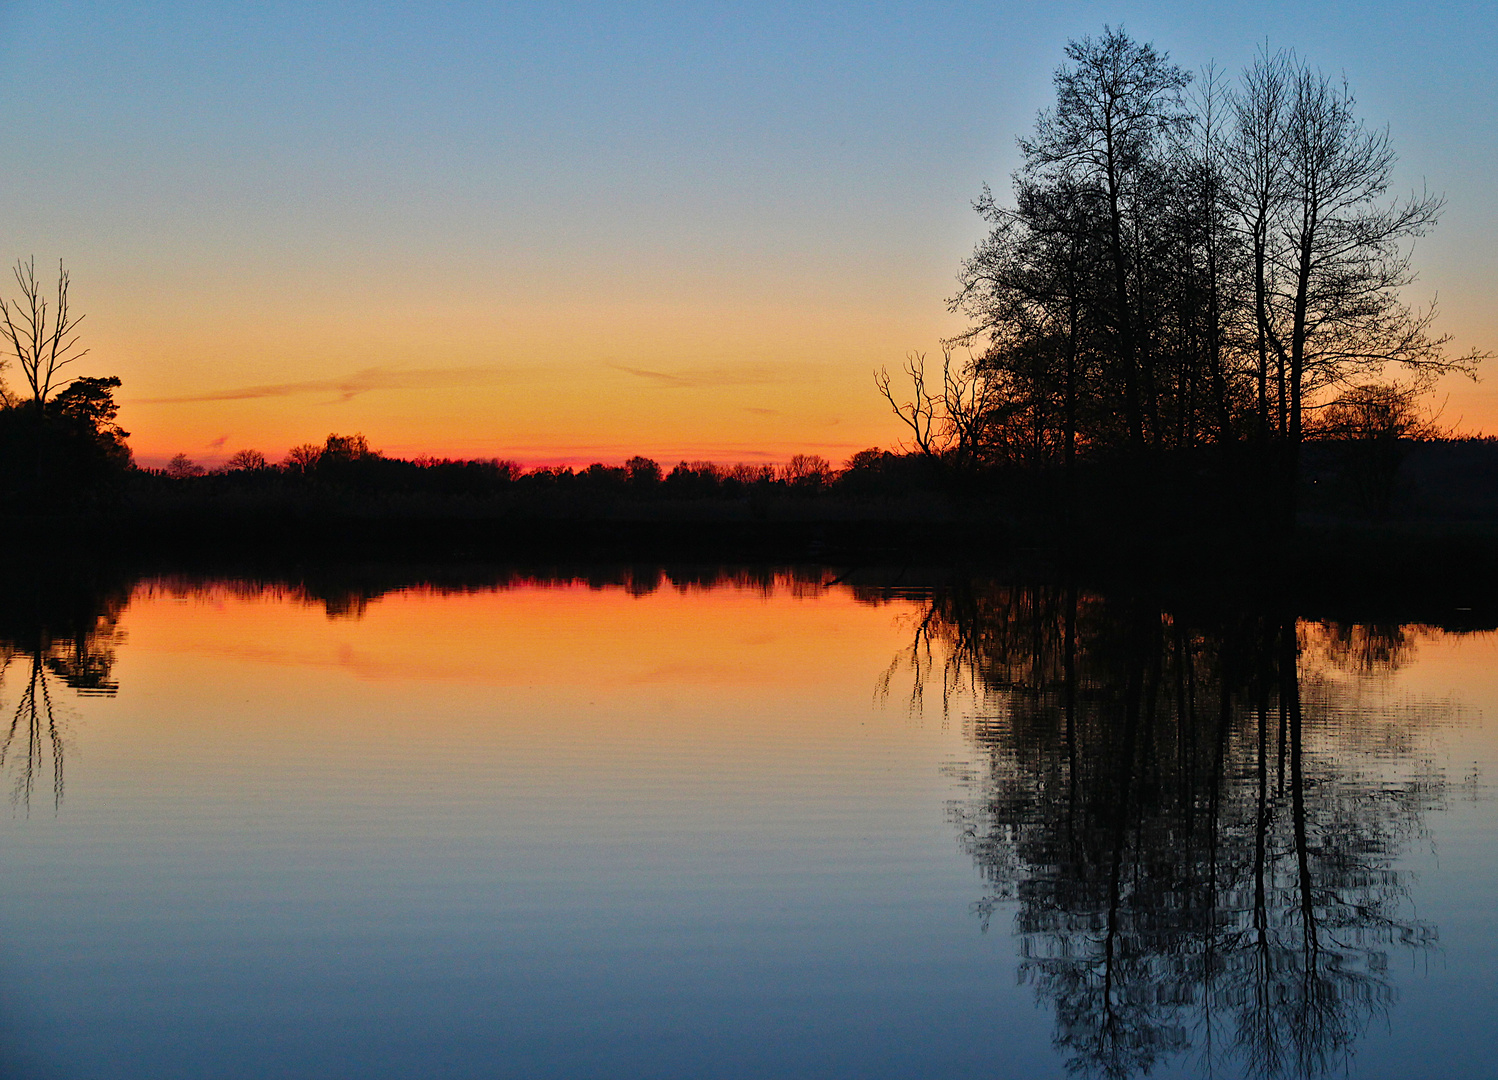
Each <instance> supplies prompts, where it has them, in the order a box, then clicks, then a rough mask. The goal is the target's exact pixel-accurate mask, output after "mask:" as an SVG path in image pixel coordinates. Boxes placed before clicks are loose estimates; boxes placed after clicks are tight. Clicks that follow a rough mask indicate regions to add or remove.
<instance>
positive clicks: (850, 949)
mask: <svg viewBox="0 0 1498 1080" xmlns="http://www.w3.org/2000/svg"><path fill="white" fill-rule="evenodd" d="M0 600H3V603H4V604H5V605H6V610H5V611H4V613H3V614H0V620H3V621H0V647H3V656H4V659H5V667H4V672H3V680H0V709H3V717H0V719H3V722H0V735H3V736H4V748H3V761H0V769H3V783H4V791H5V794H6V796H7V798H8V802H7V803H6V804H5V808H4V810H3V811H0V867H3V873H0V1073H3V1075H4V1076H6V1077H12V1078H31V1077H58V1078H88V1080H108V1078H132V1080H133V1078H148V1077H149V1078H151V1080H162V1078H172V1077H182V1078H194V1080H198V1078H219V1077H223V1078H228V1077H246V1078H249V1077H254V1078H263V1077H269V1076H286V1077H316V1078H323V1077H359V1078H371V1077H415V1076H421V1077H428V1076H430V1077H527V1078H533V1077H569V1078H577V1077H599V1078H605V1077H606V1078H632V1077H639V1078H647V1077H649V1078H665V1077H682V1078H688V1077H691V1078H702V1077H853V1076H856V1077H902V1078H903V1077H969V1076H974V1077H976V1076H982V1077H990V1078H991V1077H1053V1076H1054V1077H1061V1076H1067V1075H1083V1076H1099V1077H1131V1076H1143V1075H1145V1074H1148V1075H1151V1076H1167V1077H1175V1076H1180V1077H1195V1076H1205V1075H1209V1074H1210V1075H1214V1076H1219V1077H1232V1076H1239V1075H1243V1076H1264V1077H1270V1076H1283V1077H1299V1076H1305V1075H1319V1074H1322V1073H1325V1074H1332V1073H1336V1074H1347V1075H1351V1076H1354V1077H1391V1078H1393V1077H1398V1078H1407V1077H1410V1076H1417V1075H1418V1076H1442V1077H1447V1078H1461V1077H1479V1076H1491V1075H1492V1070H1493V1062H1494V1061H1495V1060H1498V1028H1495V1025H1494V1024H1493V1022H1492V1020H1493V1017H1494V1015H1498V828H1495V827H1494V826H1495V822H1498V816H1495V810H1498V807H1495V803H1494V788H1493V780H1494V777H1495V775H1498V771H1495V770H1498V635H1495V634H1494V633H1493V632H1491V631H1490V630H1488V629H1485V628H1483V627H1482V626H1481V625H1480V624H1479V623H1477V622H1476V621H1474V620H1473V618H1472V617H1471V615H1470V613H1467V612H1462V611H1453V612H1451V613H1449V614H1448V615H1447V616H1443V617H1442V619H1441V625H1439V626H1438V625H1423V624H1401V623H1398V622H1392V623H1366V622H1356V621H1338V620H1336V619H1332V618H1329V617H1326V616H1324V615H1322V616H1314V615H1312V614H1308V613H1305V612H1289V611H1285V612H1275V613H1269V614H1265V613H1264V612H1255V611H1244V610H1240V609H1237V608H1233V607H1230V606H1229V607H1222V606H1216V607H1213V606H1208V605H1203V606H1201V607H1200V609H1199V610H1190V611H1187V610H1183V609H1180V608H1179V607H1177V608H1174V609H1173V608H1171V607H1169V606H1167V605H1163V604H1162V603H1160V602H1158V601H1153V602H1152V601H1149V600H1145V599H1140V598H1138V597H1132V596H1118V595H1112V594H1108V595H1104V594H1101V593H1097V592H1093V591H1088V590H1086V589H1078V588H1074V587H1069V586H1065V585H1055V584H1039V585H1016V584H1010V583H1006V582H1002V581H976V582H975V581H960V582H953V581H948V582H943V583H939V584H918V583H914V582H905V581H903V575H901V574H898V573H894V572H891V573H890V574H888V575H885V576H884V578H882V579H881V578H880V576H879V575H874V574H870V575H865V576H864V577H862V578H859V579H857V580H856V581H855V580H842V579H839V578H837V577H836V576H835V575H834V574H833V573H832V572H822V571H818V570H804V571H796V572H793V571H771V570H763V569H761V570H750V571H733V570H715V569H707V570H693V571H690V572H688V571H673V572H671V573H664V572H662V571H659V570H654V569H635V570H627V569H620V570H599V571H593V572H591V573H589V574H582V575H570V574H561V573H554V574H549V575H539V576H532V575H526V574H522V573H518V572H510V571H485V572H482V573H473V574H464V573H459V572H447V573H444V574H439V575H427V576H423V575H421V574H417V573H413V574H409V575H404V576H402V575H401V574H387V575H385V576H383V577H382V576H380V575H378V574H374V573H373V572H369V573H364V574H362V575H361V574H345V575H337V574H335V575H330V576H327V577H326V578H324V579H320V580H317V581H313V580H309V579H307V578H305V577H303V578H298V579H296V580H295V581H287V580H274V579H267V580H245V579H233V578H222V579H219V578H211V577H207V578H205V577H197V578H189V577H171V576H164V577H160V576H158V577H147V578H139V579H137V578H133V577H129V576H119V577H115V578H107V577H105V578H101V579H100V580H97V581H93V580H90V581H82V582H73V583H71V584H70V585H69V586H68V587H67V588H64V589H60V590H49V589H47V588H45V587H43V586H41V585H29V586H19V585H18V586H13V587H10V588H9V591H8V592H6V593H5V595H4V597H0Z"/></svg>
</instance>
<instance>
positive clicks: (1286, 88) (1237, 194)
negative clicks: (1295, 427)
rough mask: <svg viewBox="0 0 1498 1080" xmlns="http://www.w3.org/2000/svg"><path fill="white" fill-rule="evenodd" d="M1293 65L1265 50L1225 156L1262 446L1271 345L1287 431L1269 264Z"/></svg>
mask: <svg viewBox="0 0 1498 1080" xmlns="http://www.w3.org/2000/svg"><path fill="white" fill-rule="evenodd" d="M1293 79H1294V62H1293V60H1292V59H1291V57H1290V56H1289V54H1287V53H1285V52H1276V53H1274V54H1270V53H1269V51H1268V50H1267V48H1266V49H1265V50H1263V51H1261V52H1260V53H1259V55H1258V56H1257V57H1255V58H1254V62H1253V63H1252V64H1251V65H1250V66H1249V67H1248V68H1246V69H1245V70H1244V72H1243V76H1242V80H1241V83H1240V85H1239V88H1238V90H1237V92H1236V93H1235V94H1234V95H1233V117H1234V121H1235V123H1234V132H1233V139H1232V141H1231V142H1230V143H1229V147H1228V153H1227V168H1228V175H1229V177H1230V184H1231V197H1232V199H1233V202H1234V204H1235V207H1236V209H1237V212H1238V220H1239V222H1240V227H1241V229H1242V230H1243V232H1244V233H1245V234H1246V235H1247V237H1248V240H1249V244H1250V248H1251V252H1252V260H1253V261H1252V266H1253V296H1254V348H1255V354H1256V359H1257V371H1256V374H1257V379H1256V387H1255V388H1256V390H1257V395H1256V397H1257V406H1258V407H1257V415H1256V419H1257V425H1256V434H1257V435H1258V438H1259V441H1260V443H1263V442H1266V441H1267V440H1268V438H1269V433H1270V428H1271V424H1270V410H1269V404H1270V395H1269V356H1270V351H1271V342H1273V351H1274V354H1275V357H1276V359H1277V360H1278V361H1279V362H1278V364H1277V379H1276V389H1277V390H1278V396H1277V400H1278V408H1277V410H1276V415H1277V417H1278V421H1279V423H1278V428H1279V434H1280V435H1281V436H1284V435H1287V434H1288V433H1289V411H1288V409H1286V407H1285V405H1286V383H1285V364H1284V356H1285V350H1284V348H1283V346H1282V344H1281V343H1280V342H1279V340H1278V339H1277V338H1276V337H1275V336H1274V326H1273V323H1272V321H1271V318H1270V307H1269V303H1270V290H1271V288H1272V287H1273V280H1272V273H1273V263H1272V262H1271V260H1270V251H1271V243H1272V242H1273V240H1274V236H1273V230H1274V223H1275V221H1276V220H1278V218H1279V215H1280V211H1281V208H1282V207H1283V206H1284V204H1285V201H1286V199H1287V198H1288V192H1287V185H1286V159H1285V155H1284V153H1283V141H1284V130H1285V125H1286V122H1287V119H1286V113H1287V112H1288V110H1289V103H1290V89H1291V84H1292V82H1293Z"/></svg>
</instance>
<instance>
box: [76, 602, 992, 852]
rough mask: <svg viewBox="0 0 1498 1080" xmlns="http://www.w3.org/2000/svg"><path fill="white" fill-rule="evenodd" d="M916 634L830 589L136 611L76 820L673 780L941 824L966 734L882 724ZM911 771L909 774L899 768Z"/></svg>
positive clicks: (83, 733)
mask: <svg viewBox="0 0 1498 1080" xmlns="http://www.w3.org/2000/svg"><path fill="white" fill-rule="evenodd" d="M912 612H913V607H912V606H911V605H909V604H905V603H896V604H890V605H883V606H878V607H875V606H870V605H865V604H859V603H856V602H855V601H854V600H853V599H852V598H851V596H849V595H848V594H847V593H846V592H845V591H843V590H841V589H831V590H822V591H820V592H818V593H817V595H816V596H815V597H813V598H808V599H804V600H801V599H795V598H793V597H792V596H790V595H789V594H788V592H787V591H785V590H782V591H780V592H778V593H777V595H776V596H775V597H773V598H772V599H766V598H765V597H763V596H761V595H760V594H758V593H757V592H754V591H752V590H740V589H728V588H720V589H715V590H712V591H704V590H692V591H689V592H686V593H681V592H677V591H676V590H675V589H673V588H669V587H667V588H663V589H661V590H660V591H658V592H656V593H654V594H652V595H649V596H645V597H641V598H634V597H631V596H630V595H628V594H627V593H625V592H624V591H622V590H617V589H608V590H602V591H592V590H589V589H587V588H585V587H581V586H579V587H564V588H540V587H520V588H514V589H509V590H504V591H499V592H487V593H477V594H471V595H446V596H441V595H430V594H422V593H409V594H393V595H389V596H385V597H383V598H381V599H378V600H376V601H373V602H372V603H370V604H369V606H368V607H367V609H366V610H365V613H364V615H363V617H362V618H358V619H348V618H337V619H330V618H329V617H328V616H327V615H326V614H325V613H324V610H323V608H322V607H321V606H320V605H315V604H313V605H308V604H301V603H298V602H295V601H286V600H277V599H273V598H263V599H262V598H245V597H243V596H234V595H232V594H230V593H228V592H221V593H214V592H210V593H207V594H201V595H197V596H188V597H185V598H182V597H173V596H171V595H169V594H168V593H167V592H165V591H157V592H154V593H153V592H150V591H147V590H144V589H143V590H141V591H139V592H138V593H137V595H136V598H135V599H134V601H133V602H132V603H131V605H130V607H129V608H128V610H127V611H126V612H125V613H124V615H123V616H122V618H121V622H120V626H121V630H122V632H123V634H124V635H125V640H124V644H123V645H122V647H121V649H120V653H119V661H118V664H117V666H116V669H115V675H116V676H117V678H118V680H119V686H120V691H119V694H118V696H117V697H115V698H109V699H100V698H95V699H90V700H88V701H87V702H86V710H85V715H84V716H83V718H82V720H81V721H80V726H79V727H77V729H76V730H77V731H78V739H77V742H78V744H79V745H80V746H81V747H84V748H85V749H86V754H83V753H80V756H79V759H78V761H77V762H76V764H75V765H74V767H73V768H72V769H71V772H70V780H69V784H70V794H69V799H70V800H72V803H71V805H76V804H77V802H78V800H80V799H88V798H91V797H93V795H92V794H91V793H94V792H97V793H98V794H99V796H100V797H115V798H125V797H127V796H128V797H130V798H138V799H139V800H141V801H143V802H149V801H150V800H151V799H153V798H155V797H156V796H155V795H153V794H152V793H153V791H156V790H158V789H162V788H165V789H167V790H170V791H172V792H175V793H178V794H177V795H174V796H173V797H174V798H176V797H179V796H180V798H182V799H184V800H187V801H188V802H192V801H194V800H199V799H205V800H211V799H212V798H215V797H217V794H215V793H218V794H223V793H227V792H229V791H230V790H232V791H235V792H237V793H238V794H237V795H236V796H235V797H236V798H241V799H244V800H249V801H251V802H254V801H255V800H257V799H259V800H274V799H276V798H280V797H283V796H284V797H287V798H295V799H305V798H322V797H324V796H322V795H318V794H316V793H315V792H313V793H309V792H308V791H307V790H306V784H307V779H306V778H307V777H310V776H317V777H319V779H318V780H317V781H316V782H317V783H318V784H324V785H332V786H331V787H330V788H327V790H326V792H325V794H326V795H327V797H334V798H338V799H352V800H359V799H371V800H378V801H382V802H388V801H391V800H394V801H396V802H399V801H401V800H405V799H408V798H409V799H411V800H417V801H419V800H421V799H424V798H427V797H428V794H426V793H429V792H430V791H431V790H432V786H433V785H441V786H442V787H443V788H444V789H448V788H450V787H451V786H452V785H454V784H469V785H471V786H472V787H473V791H474V792H475V794H474V795H473V798H475V799H498V798H500V795H499V794H498V793H500V792H508V793H509V794H507V795H505V797H506V798H508V797H510V796H511V795H518V794H519V793H520V792H522V791H523V790H528V789H532V788H536V789H545V788H547V787H548V785H550V786H551V787H553V788H554V787H555V785H556V784H557V783H558V782H559V779H558V778H559V777H562V778H571V779H570V782H574V783H576V784H579V785H585V786H586V788H587V790H588V791H589V792H594V793H596V792H597V791H599V790H604V789H608V790H629V791H639V792H647V791H649V790H650V789H651V786H652V785H653V784H655V783H657V782H660V783H667V782H668V781H667V779H666V778H668V777H669V778H670V779H669V784H670V785H671V786H673V787H674V788H675V789H681V788H682V787H683V785H685V786H686V787H688V788H691V789H693V790H696V788H698V787H701V788H702V789H703V790H704V791H712V792H714V795H713V797H714V798H715V799H718V800H720V801H721V800H724V799H726V800H729V801H735V800H736V801H738V802H741V803H745V804H755V803H762V802H763V801H764V799H765V796H766V793H768V792H773V791H774V790H776V789H777V788H778V787H779V786H781V785H784V784H787V783H793V782H794V783H799V784H803V785H804V784H806V783H810V782H811V781H810V780H808V779H806V778H808V777H817V778H819V779H817V780H816V788H817V790H818V791H820V790H821V788H822V786H824V785H825V787H826V791H825V793H824V794H817V795H816V796H815V797H816V798H819V799H820V798H823V797H826V798H835V797H836V793H837V791H839V790H841V791H844V792H845V791H847V790H849V789H850V788H852V789H857V790H860V791H867V792H876V791H880V790H894V789H905V790H909V791H913V792H921V793H922V794H921V795H920V798H921V799H923V800H932V799H935V800H936V801H937V802H939V799H940V798H941V797H942V796H941V794H940V793H941V792H942V791H944V790H945V788H944V785H945V784H946V782H947V781H946V780H945V779H944V778H943V777H942V775H941V773H940V767H939V766H940V762H941V761H943V760H945V759H946V758H948V757H950V756H951V755H952V754H953V753H957V752H960V748H961V738H962V736H961V732H960V729H959V728H957V727H956V726H953V727H952V728H951V729H948V728H947V727H946V726H945V725H934V724H923V723H920V722H912V721H911V720H910V719H909V718H908V717H907V715H906V712H905V708H904V705H903V702H902V700H899V699H896V700H894V701H892V702H891V703H890V705H889V707H888V708H880V707H878V706H877V687H878V683H879V677H880V675H881V674H882V673H883V672H884V671H885V669H886V667H887V666H888V665H889V663H890V661H891V659H892V658H893V657H894V655H895V654H896V652H897V651H898V650H900V649H901V648H902V647H903V646H908V644H909V633H910V626H909V622H910V619H909V616H910V615H911V613H912ZM900 747H904V748H905V749H904V750H901V749H899V748H900ZM914 747H924V749H920V750H915V751H912V749H911V748H914ZM909 752H915V753H916V754H917V757H918V760H919V761H920V762H922V764H920V765H919V766H918V767H912V766H911V764H910V762H909V761H905V763H904V764H903V765H901V764H900V762H901V761H902V760H904V759H903V758H901V757H900V756H899V755H905V754H908V753H909ZM891 755H895V756H891ZM693 769H698V770H700V775H698V774H696V773H693V772H692V771H691V770H693ZM892 769H893V770H894V772H893V774H892V773H891V770H892ZM683 770H686V774H685V775H683ZM829 770H832V771H833V772H835V774H836V775H835V778H832V779H829V776H831V774H830V773H829ZM796 777H799V778H801V779H799V780H793V779H792V778H796ZM111 792H112V795H111ZM292 793H295V794H294V795H293V794H292ZM225 797H227V795H225ZM642 797H643V796H642ZM690 809H691V808H690V807H684V808H683V812H686V811H687V810H690ZM515 812H520V811H515ZM525 812H531V811H525ZM714 812H716V811H714ZM939 824H940V815H939V814H937V815H935V817H934V818H933V827H938V826H939Z"/></svg>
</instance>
